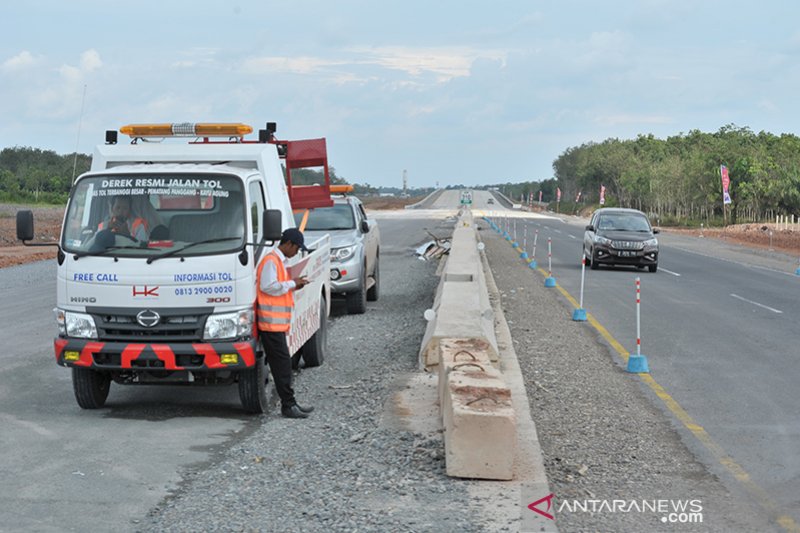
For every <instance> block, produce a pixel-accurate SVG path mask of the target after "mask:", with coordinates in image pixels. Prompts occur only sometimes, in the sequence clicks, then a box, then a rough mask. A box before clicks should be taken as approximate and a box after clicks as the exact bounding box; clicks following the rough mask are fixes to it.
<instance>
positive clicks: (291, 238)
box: [281, 228, 308, 252]
mask: <svg viewBox="0 0 800 533" xmlns="http://www.w3.org/2000/svg"><path fill="white" fill-rule="evenodd" d="M281 240H282V241H287V242H291V243H294V244H296V245H297V246H299V247H300V249H301V250H303V251H304V252H307V251H308V248H306V245H305V238H304V237H303V232H302V231H300V230H299V229H297V228H289V229H286V230H284V231H283V235H281Z"/></svg>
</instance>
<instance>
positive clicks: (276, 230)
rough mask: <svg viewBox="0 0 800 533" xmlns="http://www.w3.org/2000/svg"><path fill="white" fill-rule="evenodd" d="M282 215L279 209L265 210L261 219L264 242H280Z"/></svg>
mask: <svg viewBox="0 0 800 533" xmlns="http://www.w3.org/2000/svg"><path fill="white" fill-rule="evenodd" d="M282 219H283V215H282V214H281V212H280V210H279V209H265V210H264V213H263V214H262V217H261V228H262V229H263V232H264V233H263V235H264V237H263V239H264V240H265V241H273V242H275V241H279V240H281V233H282V231H283V229H282V228H281V221H282Z"/></svg>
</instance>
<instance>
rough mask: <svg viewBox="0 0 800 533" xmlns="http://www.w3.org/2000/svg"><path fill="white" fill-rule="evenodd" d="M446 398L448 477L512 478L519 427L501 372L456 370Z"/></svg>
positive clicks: (445, 432)
mask: <svg viewBox="0 0 800 533" xmlns="http://www.w3.org/2000/svg"><path fill="white" fill-rule="evenodd" d="M472 364H474V363H472ZM446 396H447V398H448V400H447V403H446V405H445V414H444V417H443V418H444V448H445V458H446V463H447V466H446V468H447V475H448V476H454V477H465V478H480V479H499V480H510V479H513V477H514V455H515V453H514V452H515V446H516V440H517V429H516V427H517V425H516V418H515V416H514V408H513V407H512V404H511V390H510V389H509V388H508V386H506V384H505V382H504V381H503V380H502V379H500V378H498V377H497V374H496V371H494V372H486V371H475V372H465V373H461V372H451V373H450V375H449V379H448V388H447V394H446Z"/></svg>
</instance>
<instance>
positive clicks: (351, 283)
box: [331, 259, 364, 294]
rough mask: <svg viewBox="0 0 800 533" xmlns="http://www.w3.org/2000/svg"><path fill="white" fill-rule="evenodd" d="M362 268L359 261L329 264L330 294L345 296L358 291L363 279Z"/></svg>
mask: <svg viewBox="0 0 800 533" xmlns="http://www.w3.org/2000/svg"><path fill="white" fill-rule="evenodd" d="M362 268H364V267H363V266H362V264H361V261H360V260H359V259H353V260H350V261H347V262H345V263H338V262H337V263H331V292H332V293H333V294H345V293H348V292H354V291H357V290H358V289H360V288H361V283H362V279H363V276H362V275H361V269H362Z"/></svg>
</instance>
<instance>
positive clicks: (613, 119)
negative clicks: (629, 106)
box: [594, 113, 672, 126]
mask: <svg viewBox="0 0 800 533" xmlns="http://www.w3.org/2000/svg"><path fill="white" fill-rule="evenodd" d="M594 121H595V122H596V123H598V124H601V125H603V126H618V125H621V124H669V123H670V122H672V119H671V118H670V117H667V116H664V115H635V114H630V113H617V114H610V115H598V116H596V117H594Z"/></svg>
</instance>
